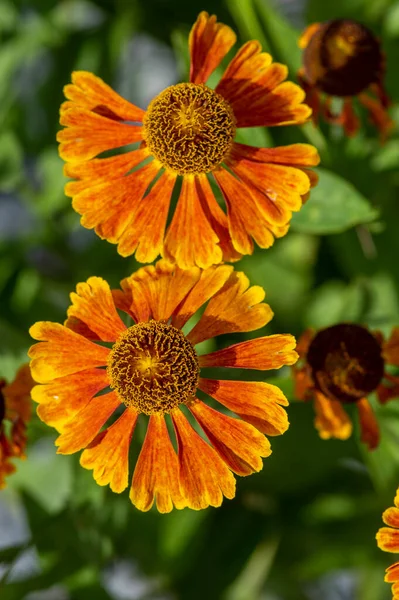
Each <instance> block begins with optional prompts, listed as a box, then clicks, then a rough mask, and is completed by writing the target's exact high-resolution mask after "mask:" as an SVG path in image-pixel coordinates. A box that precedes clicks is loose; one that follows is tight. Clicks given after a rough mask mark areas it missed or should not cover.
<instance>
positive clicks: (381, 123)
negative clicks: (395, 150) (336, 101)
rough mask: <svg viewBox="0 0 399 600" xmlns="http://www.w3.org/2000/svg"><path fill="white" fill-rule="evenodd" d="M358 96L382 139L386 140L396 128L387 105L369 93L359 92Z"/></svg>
mask: <svg viewBox="0 0 399 600" xmlns="http://www.w3.org/2000/svg"><path fill="white" fill-rule="evenodd" d="M358 98H359V100H360V102H361V103H362V104H363V106H364V107H365V108H366V109H367V111H368V114H369V118H370V121H371V122H372V123H373V125H374V126H375V127H376V128H377V129H378V131H379V132H380V137H381V141H382V142H384V141H385V140H386V138H387V136H388V134H389V133H390V132H391V131H392V129H393V128H394V126H395V122H394V121H393V120H392V119H391V117H390V116H389V114H388V111H387V109H386V107H384V105H383V104H382V103H381V101H380V100H376V99H375V98H372V97H371V96H368V95H367V94H359V96H358Z"/></svg>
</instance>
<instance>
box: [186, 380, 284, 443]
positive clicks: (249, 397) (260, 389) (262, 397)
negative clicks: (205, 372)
mask: <svg viewBox="0 0 399 600" xmlns="http://www.w3.org/2000/svg"><path fill="white" fill-rule="evenodd" d="M198 387H199V389H200V390H202V391H203V392H205V393H206V394H209V396H212V398H214V399H215V400H217V401H218V402H220V403H221V404H223V406H225V407H226V408H228V409H229V410H231V411H233V412H235V413H236V414H237V415H239V416H240V417H241V418H242V419H244V421H247V422H248V423H251V424H252V425H254V426H255V427H256V428H257V429H259V431H261V432H262V433H266V435H280V434H282V433H284V432H285V431H287V429H288V417H287V413H286V411H285V410H284V408H282V407H283V406H287V405H288V402H287V399H286V397H285V396H284V394H283V392H282V391H281V390H280V389H279V388H278V387H277V386H275V385H271V384H270V383H264V382H261V381H223V380H213V379H204V378H202V377H201V378H200V380H199V383H198Z"/></svg>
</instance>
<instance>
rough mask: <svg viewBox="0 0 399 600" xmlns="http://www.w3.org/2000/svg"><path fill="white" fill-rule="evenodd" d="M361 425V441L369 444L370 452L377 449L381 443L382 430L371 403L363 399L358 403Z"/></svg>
mask: <svg viewBox="0 0 399 600" xmlns="http://www.w3.org/2000/svg"><path fill="white" fill-rule="evenodd" d="M357 408H358V411H359V423H360V432H361V434H360V439H361V440H362V442H364V443H365V444H367V446H368V449H369V450H374V449H375V448H377V446H378V444H379V442H380V428H379V426H378V422H377V419H376V416H375V414H374V411H373V409H372V408H371V404H370V402H369V401H368V400H367V398H362V399H361V400H358V402H357Z"/></svg>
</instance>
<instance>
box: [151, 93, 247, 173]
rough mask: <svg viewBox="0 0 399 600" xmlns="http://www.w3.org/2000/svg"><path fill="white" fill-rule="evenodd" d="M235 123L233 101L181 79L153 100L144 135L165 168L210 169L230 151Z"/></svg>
mask: <svg viewBox="0 0 399 600" xmlns="http://www.w3.org/2000/svg"><path fill="white" fill-rule="evenodd" d="M235 123H236V121H235V117H234V114H233V111H232V109H231V107H230V105H229V104H228V102H226V100H224V98H223V97H222V96H220V94H218V93H217V92H215V91H214V90H211V89H210V88H208V87H206V86H205V85H202V84H201V85H197V84H194V83H179V84H177V85H172V86H171V87H168V88H166V90H164V91H163V92H161V94H159V95H158V96H157V97H156V98H154V100H152V102H151V103H150V105H149V107H148V109H147V112H146V114H145V117H144V139H145V141H146V143H147V146H148V149H149V150H150V152H151V153H152V154H153V155H154V156H155V158H157V159H158V160H159V161H160V162H161V163H162V165H163V167H164V168H165V169H170V170H171V171H174V172H175V173H177V174H178V175H187V174H188V173H192V174H199V173H209V172H210V171H212V170H214V169H215V168H216V167H218V166H219V165H220V164H221V163H222V162H223V160H224V159H225V157H226V155H227V154H228V152H229V150H230V148H231V146H232V143H233V139H234V136H235V131H236V125H235Z"/></svg>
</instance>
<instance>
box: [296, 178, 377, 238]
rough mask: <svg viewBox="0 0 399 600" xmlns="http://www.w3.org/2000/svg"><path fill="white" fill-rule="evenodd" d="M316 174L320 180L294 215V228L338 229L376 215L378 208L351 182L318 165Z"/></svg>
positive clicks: (326, 231)
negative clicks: (319, 167)
mask: <svg viewBox="0 0 399 600" xmlns="http://www.w3.org/2000/svg"><path fill="white" fill-rule="evenodd" d="M318 174H319V177H320V179H319V183H318V184H317V186H316V187H315V188H314V189H313V190H312V191H311V194H310V199H309V201H308V202H307V203H306V204H305V206H304V207H303V208H302V209H301V210H300V212H299V213H296V214H295V215H294V216H293V219H292V229H293V230H294V231H301V232H303V233H314V234H318V235H326V234H332V233H340V232H342V231H345V230H346V229H349V228H351V227H354V226H355V225H360V224H361V223H370V222H372V221H374V220H375V219H376V218H377V217H378V214H379V213H378V211H377V209H375V208H373V207H372V206H371V205H370V203H369V201H368V200H367V199H366V198H365V197H364V196H362V194H361V193H360V192H359V191H358V190H357V189H356V188H355V187H354V186H353V185H352V184H351V183H349V182H348V181H345V179H342V177H339V176H338V175H336V174H335V173H332V172H331V171H327V170H325V169H319V170H318Z"/></svg>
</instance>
